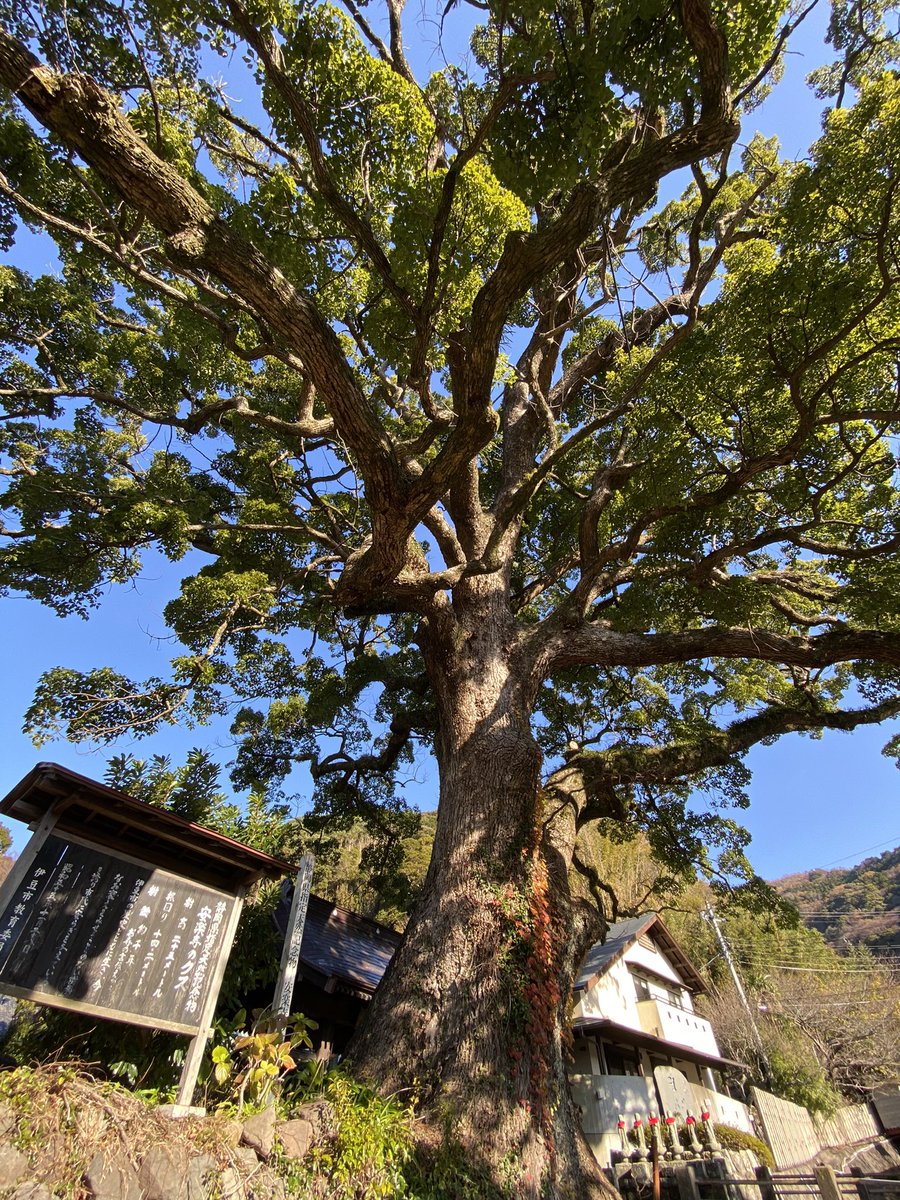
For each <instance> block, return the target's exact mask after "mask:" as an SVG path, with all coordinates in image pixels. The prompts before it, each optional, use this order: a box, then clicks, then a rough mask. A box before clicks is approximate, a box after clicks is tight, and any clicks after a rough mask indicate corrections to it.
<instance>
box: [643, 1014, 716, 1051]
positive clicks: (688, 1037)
mask: <svg viewBox="0 0 900 1200" xmlns="http://www.w3.org/2000/svg"><path fill="white" fill-rule="evenodd" d="M637 1008H638V1020H639V1021H640V1023H641V1029H642V1030H643V1031H644V1033H651V1034H653V1036H654V1037H658V1038H662V1040H663V1041H665V1042H671V1043H673V1044H674V1045H676V1046H687V1047H688V1048H689V1049H691V1050H699V1051H700V1052H701V1053H702V1054H714V1055H718V1053H719V1047H718V1045H717V1044H716V1036H715V1034H714V1033H713V1029H712V1025H710V1023H709V1021H707V1020H705V1019H704V1018H703V1017H698V1016H697V1014H696V1013H693V1012H688V1011H687V1009H685V1008H681V1007H680V1006H679V1005H677V1004H669V1003H667V1002H666V1001H665V1000H640V1001H639V1002H638V1006H637Z"/></svg>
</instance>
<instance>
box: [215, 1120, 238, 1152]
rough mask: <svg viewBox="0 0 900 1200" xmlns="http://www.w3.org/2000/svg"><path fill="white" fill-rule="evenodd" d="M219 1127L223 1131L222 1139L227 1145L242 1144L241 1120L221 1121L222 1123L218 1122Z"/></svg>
mask: <svg viewBox="0 0 900 1200" xmlns="http://www.w3.org/2000/svg"><path fill="white" fill-rule="evenodd" d="M217 1128H218V1129H219V1130H220V1131H221V1134H222V1141H223V1142H224V1143H225V1145H226V1146H239V1145H240V1144H241V1123H240V1121H232V1120H227V1121H221V1123H218V1124H217Z"/></svg>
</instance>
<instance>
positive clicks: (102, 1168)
mask: <svg viewBox="0 0 900 1200" xmlns="http://www.w3.org/2000/svg"><path fill="white" fill-rule="evenodd" d="M83 1178H84V1183H85V1186H86V1187H87V1189H88V1191H89V1192H90V1193H91V1195H92V1196H93V1197H94V1200H141V1197H142V1196H143V1191H142V1190H141V1185H140V1184H139V1183H138V1177H137V1172H136V1171H135V1170H134V1168H133V1167H132V1165H131V1163H129V1162H122V1161H120V1160H117V1159H115V1158H113V1157H112V1156H111V1155H109V1154H104V1153H103V1152H102V1151H101V1152H100V1153H99V1154H95V1155H94V1157H93V1158H92V1159H91V1161H90V1164H89V1166H88V1169H87V1170H86V1171H85V1173H84V1176H83Z"/></svg>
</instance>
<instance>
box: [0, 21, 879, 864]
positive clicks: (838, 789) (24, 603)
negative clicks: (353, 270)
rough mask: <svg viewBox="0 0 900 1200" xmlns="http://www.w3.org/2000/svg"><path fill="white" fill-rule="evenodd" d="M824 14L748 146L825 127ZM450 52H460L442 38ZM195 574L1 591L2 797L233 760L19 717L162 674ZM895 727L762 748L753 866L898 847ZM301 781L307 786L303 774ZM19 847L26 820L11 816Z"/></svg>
mask: <svg viewBox="0 0 900 1200" xmlns="http://www.w3.org/2000/svg"><path fill="white" fill-rule="evenodd" d="M822 28H823V18H819V20H818V21H817V22H814V23H813V24H811V25H810V27H809V30H808V32H807V33H806V35H805V36H804V38H803V40H802V42H801V45H800V49H799V52H795V53H794V54H793V55H791V57H790V58H789V61H788V66H787V71H786V74H785V79H784V81H783V82H782V84H780V85H779V87H778V88H777V89H776V91H775V92H774V94H773V96H772V97H771V98H770V99H769V100H768V101H767V102H766V104H765V105H764V106H763V107H762V108H761V109H760V110H759V111H758V112H756V113H754V114H751V116H750V117H749V118H748V119H747V120H746V122H745V128H744V135H743V137H742V141H749V139H750V137H751V136H752V134H753V132H754V131H755V130H757V129H758V130H760V131H761V132H763V133H764V134H766V135H767V136H771V135H773V134H777V135H778V136H779V138H780V139H781V142H782V145H783V148H784V152H785V154H786V155H788V156H796V155H798V154H801V153H802V152H803V151H804V149H805V148H806V147H808V146H809V145H810V143H811V142H812V141H813V140H814V139H815V137H816V135H817V133H818V131H819V105H818V104H817V102H816V101H815V100H814V99H813V98H812V97H811V96H810V94H809V93H808V92H807V90H806V89H805V86H804V84H803V79H804V77H805V75H806V73H807V72H808V71H809V70H811V69H812V68H813V67H814V66H816V65H818V64H819V62H821V61H822V58H821V55H822V47H821V33H822ZM436 40H437V27H436V25H435V23H434V21H433V20H431V19H429V18H426V17H423V16H422V13H421V10H419V11H418V15H417V13H416V12H413V11H411V12H410V14H409V19H408V27H407V50H408V52H409V54H410V57H411V59H412V60H413V62H414V64H415V66H416V68H417V69H418V70H420V71H421V72H422V73H423V74H424V73H427V72H428V71H431V70H435V69H437V68H438V67H439V66H440V65H441V63H442V58H443V56H442V52H441V50H440V49H439V48H438V47H437V46H436ZM444 49H445V50H446V51H447V53H448V54H451V53H452V52H453V47H452V46H449V45H445V47H444ZM17 261H18V262H20V263H22V264H23V265H26V266H27V267H28V268H29V269H31V270H40V269H42V268H44V267H46V266H47V265H48V264H47V263H46V262H42V261H41V243H40V242H38V241H37V240H36V239H35V240H34V241H33V242H32V253H31V255H30V261H28V262H23V259H22V258H21V256H19V257H18V258H17ZM190 572H191V567H190V566H189V565H188V564H186V563H181V564H178V565H176V566H175V567H172V566H171V565H169V564H167V563H165V562H164V561H163V560H162V559H155V558H153V557H152V556H150V557H148V558H147V560H146V562H145V569H144V571H143V572H142V574H141V576H140V578H139V579H138V580H136V581H135V582H134V583H133V584H131V585H128V586H127V587H121V588H117V589H115V590H112V591H110V593H109V594H108V596H107V597H106V598H105V600H104V602H103V604H102V605H101V606H100V607H99V608H98V609H97V610H96V611H95V612H94V613H93V614H92V616H91V617H90V619H89V620H88V621H82V620H81V619H80V618H77V617H70V618H67V619H60V618H58V617H56V616H55V615H54V614H53V613H52V612H51V611H50V610H47V609H42V608H40V607H39V606H38V605H36V604H35V603H33V602H31V601H29V600H26V599H24V598H22V597H19V596H11V597H7V598H4V599H3V601H2V604H3V623H2V627H0V628H2V633H0V649H2V661H3V663H4V665H5V671H4V687H3V689H2V693H0V745H2V747H3V756H2V768H0V795H3V794H5V793H6V791H8V790H9V789H10V788H11V787H12V786H13V785H14V784H15V783H16V782H17V780H18V779H19V778H21V777H22V776H23V775H24V774H25V773H26V772H27V771H28V770H29V769H30V768H31V767H32V766H33V765H34V763H35V762H37V761H42V760H50V761H55V762H59V763H62V764H63V765H65V766H69V767H71V768H72V769H74V770H77V771H80V772H82V773H83V774H87V775H94V776H97V777H99V776H101V775H102V772H103V767H104V763H105V759H106V757H107V754H113V753H117V752H122V751H123V750H130V751H131V752H132V753H135V754H137V755H138V756H140V757H146V756H148V755H149V754H151V753H154V752H156V753H164V754H170V755H171V756H172V758H173V760H174V761H176V762H177V761H180V759H181V758H183V756H184V754H185V752H186V751H187V750H188V749H189V748H190V747H192V746H194V745H202V746H209V745H210V744H211V743H212V744H213V745H218V751H217V754H218V757H219V758H220V759H221V761H222V762H223V763H227V761H228V759H229V757H230V755H229V750H228V745H227V732H226V731H213V730H209V729H202V728H201V729H196V730H188V729H184V728H170V729H167V730H165V731H164V732H163V733H161V734H158V735H156V736H155V737H154V738H152V739H146V740H144V741H140V742H135V741H133V740H130V739H128V738H125V739H123V740H122V741H120V742H119V743H117V745H116V746H115V747H113V748H111V749H108V750H106V751H104V752H94V753H89V752H86V751H85V750H84V749H83V748H80V747H75V746H70V745H68V744H67V743H65V742H53V743H48V744H46V745H45V746H43V747H41V748H40V749H36V748H35V747H34V746H33V745H32V744H31V743H30V741H29V740H28V738H27V737H25V735H24V734H23V733H22V732H21V725H22V718H23V714H24V711H25V709H26V708H27V705H28V703H29V700H30V698H31V695H32V693H33V691H34V687H35V684H36V682H37V680H38V677H39V676H40V674H41V672H42V671H45V670H47V669H48V668H50V667H53V666H68V667H76V668H83V669H86V668H89V667H92V666H100V665H109V666H112V667H115V668H116V669H117V670H120V671H123V672H124V673H126V674H129V675H134V676H136V677H137V678H142V677H144V676H146V675H150V674H156V673H159V674H165V673H166V668H167V664H168V660H169V658H170V657H171V655H172V653H173V648H172V646H171V644H170V643H169V642H167V641H166V640H165V639H166V628H165V624H164V622H163V618H162V610H163V607H164V605H165V603H166V602H167V600H168V599H170V598H171V596H172V594H173V593H174V591H175V587H176V585H177V580H178V579H179V578H180V577H181V576H182V575H184V574H188V573H190ZM890 732H892V731H891V730H890V729H888V728H886V727H882V728H880V729H863V730H858V731H856V732H854V733H852V734H836V733H832V734H826V735H825V736H823V737H822V739H821V740H818V741H816V740H812V739H809V738H800V737H798V736H796V735H794V736H791V737H789V738H786V739H782V740H781V741H780V742H779V743H778V744H777V745H775V746H771V747H764V748H760V749H759V750H757V751H755V752H754V753H753V754H752V755H751V756H750V759H749V765H750V767H751V769H752V771H753V783H752V785H751V789H750V792H751V799H752V803H751V807H750V809H749V810H748V811H747V812H746V813H742V814H738V815H739V818H740V819H741V820H742V821H743V822H744V823H745V824H746V825H747V827H748V828H749V829H750V831H751V833H752V835H753V842H752V845H751V848H750V857H751V861H752V862H753V864H754V866H755V868H756V869H757V871H759V873H760V874H762V875H764V876H765V877H767V878H770V879H771V878H776V877H778V876H780V875H783V874H787V873H789V872H793V871H801V870H807V869H809V868H812V867H817V866H829V865H832V864H834V865H842V864H843V865H847V866H849V865H852V864H853V863H855V862H857V861H859V860H860V859H861V858H863V857H866V856H867V855H868V854H869V853H872V854H877V853H878V852H879V850H881V849H885V848H888V847H892V846H895V845H897V844H898V843H900V811H898V805H897V795H898V783H900V776H898V773H897V769H896V767H895V766H894V764H893V762H891V761H890V760H888V759H886V758H884V757H883V756H882V755H881V753H880V751H881V747H882V745H883V744H884V743H885V741H886V740H887V738H888V736H889V734H890ZM295 786H296V787H297V788H298V790H299V791H300V792H301V793H303V792H305V791H306V781H304V780H303V779H299V780H297V781H296V782H295ZM435 794H436V784H435V780H434V778H433V776H431V775H429V774H427V773H426V774H425V776H424V777H422V776H421V775H420V778H419V781H418V782H417V783H416V784H415V785H413V786H411V788H410V791H409V793H408V795H409V798H410V799H411V800H413V801H415V802H417V803H419V804H420V805H421V806H422V807H431V806H432V804H433V800H434V797H435ZM9 824H10V827H11V828H13V833H14V837H15V842H14V845H15V847H16V848H17V849H21V847H22V845H24V842H25V840H26V839H27V830H26V829H25V828H24V826H20V825H18V824H17V823H13V822H9Z"/></svg>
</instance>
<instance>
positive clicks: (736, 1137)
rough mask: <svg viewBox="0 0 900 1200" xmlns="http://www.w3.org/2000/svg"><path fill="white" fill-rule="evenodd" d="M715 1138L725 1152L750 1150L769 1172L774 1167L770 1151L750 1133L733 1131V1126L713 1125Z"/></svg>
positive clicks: (739, 1130)
mask: <svg viewBox="0 0 900 1200" xmlns="http://www.w3.org/2000/svg"><path fill="white" fill-rule="evenodd" d="M713 1128H714V1130H715V1133H716V1137H717V1138H718V1139H719V1142H720V1143H721V1145H723V1146H724V1147H725V1149H726V1150H752V1151H753V1153H754V1154H755V1155H756V1157H757V1158H758V1159H759V1161H760V1163H762V1165H763V1166H764V1167H768V1168H769V1170H770V1171H771V1170H772V1169H773V1168H774V1166H775V1159H774V1157H773V1155H772V1151H771V1150H770V1149H769V1147H768V1146H767V1145H766V1143H765V1142H761V1141H760V1140H759V1138H758V1137H754V1136H753V1134H752V1133H746V1132H745V1131H744V1130H743V1129H735V1128H734V1126H733V1125H714V1126H713Z"/></svg>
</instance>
